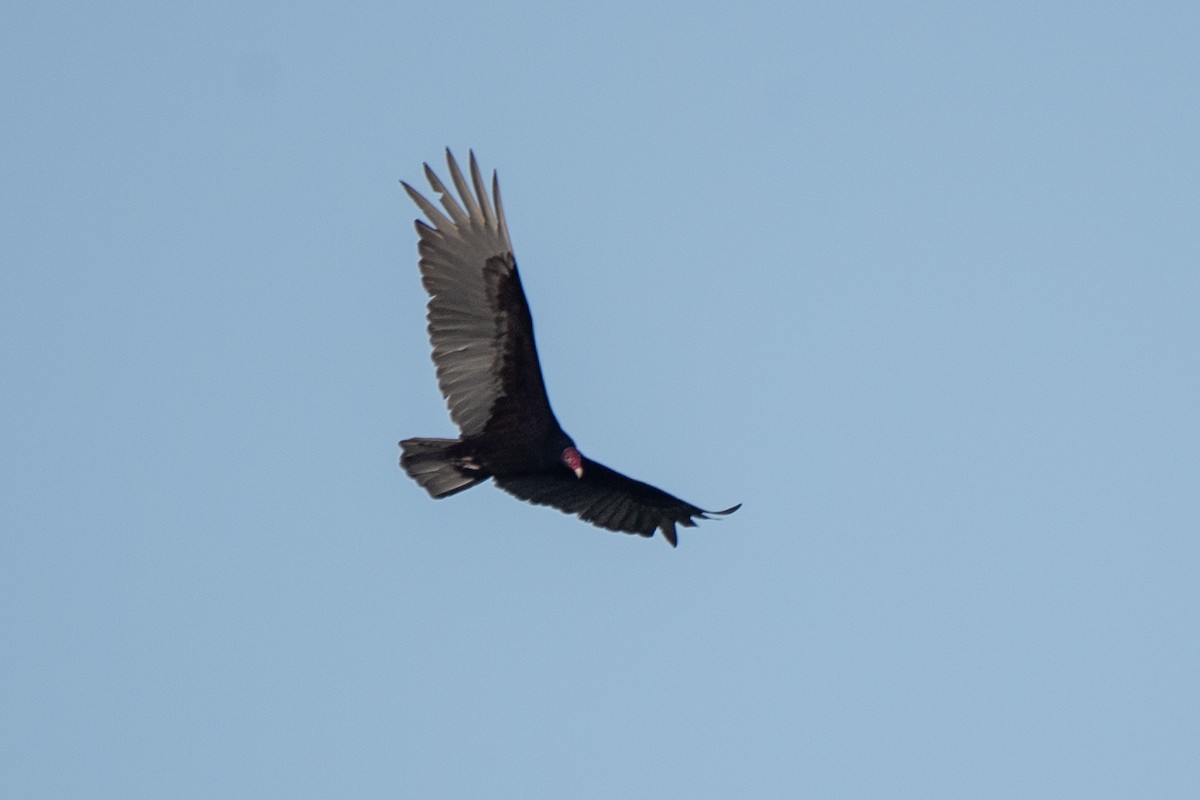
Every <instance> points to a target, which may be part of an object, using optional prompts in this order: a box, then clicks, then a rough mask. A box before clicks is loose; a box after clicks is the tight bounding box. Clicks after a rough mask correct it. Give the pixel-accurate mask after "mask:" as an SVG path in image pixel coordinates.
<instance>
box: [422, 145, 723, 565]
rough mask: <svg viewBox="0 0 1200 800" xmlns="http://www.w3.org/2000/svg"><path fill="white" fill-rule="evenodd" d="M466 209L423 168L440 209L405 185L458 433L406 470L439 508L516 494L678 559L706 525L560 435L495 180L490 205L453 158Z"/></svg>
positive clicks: (477, 180) (701, 513)
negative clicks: (446, 500)
mask: <svg viewBox="0 0 1200 800" xmlns="http://www.w3.org/2000/svg"><path fill="white" fill-rule="evenodd" d="M446 164H447V166H448V167H449V169H450V178H451V180H452V181H453V183H454V188H455V189H456V190H457V191H458V197H457V198H456V197H455V196H454V193H452V192H450V191H449V190H448V189H447V188H446V186H445V184H443V183H442V181H441V180H440V179H439V178H438V176H437V175H436V174H434V171H433V170H432V169H431V168H430V167H429V165H428V164H426V165H425V177H426V178H427V179H428V180H429V185H430V186H431V187H433V191H434V192H436V193H437V194H438V195H439V196H440V200H441V204H442V208H440V209H439V208H438V207H437V206H436V205H434V204H433V203H432V202H430V201H429V200H427V199H426V198H425V197H424V196H422V195H421V193H420V192H418V191H417V190H416V189H414V188H412V187H411V186H409V185H408V184H407V183H403V182H402V183H403V186H404V189H405V190H406V191H407V192H408V195H409V197H411V198H412V199H413V202H415V203H416V204H417V206H418V207H419V208H420V209H421V211H422V212H423V213H424V214H425V216H426V218H427V219H428V222H425V221H424V220H419V219H418V220H417V221H416V226H417V233H418V234H419V236H420V244H419V245H418V250H419V252H420V256H421V258H420V269H421V282H422V283H423V284H424V286H425V291H427V292H428V293H429V308H428V318H429V339H430V342H431V343H432V344H433V362H434V364H435V366H436V367H437V378H438V385H439V386H440V387H441V390H442V394H443V395H444V396H445V398H446V403H447V405H448V406H449V408H450V417H451V419H452V420H453V421H454V423H455V424H456V425H457V426H458V428H459V430H460V431H461V435H460V436H459V438H457V439H424V438H420V439H405V440H404V441H402V442H400V447H401V452H402V454H401V456H400V466H401V467H403V468H404V471H405V472H407V473H408V475H409V477H411V478H412V479H413V480H415V481H416V482H417V483H419V484H420V485H421V486H423V487H424V488H425V490H426V491H427V492H429V494H430V495H431V496H433V497H434V498H442V497H449V496H450V495H452V494H456V493H458V492H461V491H463V490H464V489H469V488H470V487H472V486H474V485H475V484H477V483H481V482H483V481H485V480H487V479H488V478H491V479H492V480H493V481H495V483H496V485H497V486H499V487H500V488H501V489H503V490H504V491H506V492H508V493H509V494H512V495H515V496H516V497H518V498H520V499H522V500H526V501H528V502H530V503H534V504H536V505H544V506H553V507H554V508H557V509H560V510H561V511H564V512H566V513H568V514H576V515H578V516H579V517H580V518H581V519H583V520H584V521H586V522H590V523H592V524H593V525H597V526H599V527H601V528H607V529H608V530H610V531H621V532H625V533H636V534H638V535H640V536H646V537H649V536H653V535H654V532H655V530H658V531H661V532H662V535H663V537H664V538H665V539H666V540H667V541H668V542H670V544H671V546H672V547H674V546H675V545H676V543H677V537H676V533H675V525H676V524H679V525H683V526H684V527H689V528H690V527H695V525H696V522H695V520H696V519H710V518H711V517H709V514H718V515H721V514H732V513H733V512H734V511H737V509H738V508H740V507H741V504H740V503H739V504H738V505H735V506H733V507H732V508H727V509H725V510H724V511H705V510H704V509H701V508H697V507H696V506H694V505H692V504H691V503H688V502H685V501H683V500H680V499H679V498H678V497H674V496H672V495H669V494H667V493H666V492H664V491H662V490H661V489H656V488H655V487H653V486H650V485H649V484H646V483H642V482H641V481H638V480H634V479H633V478H629V477H626V476H624V475H622V474H621V473H619V472H617V471H616V470H613V469H609V468H608V467H606V466H604V465H603V464H600V463H597V462H595V461H592V460H591V459H589V458H588V457H587V456H584V455H583V454H582V453H580V452H579V450H578V449H577V448H576V447H575V442H574V441H572V439H571V437H570V436H568V435H567V434H566V433H565V432H564V431H563V429H562V428H561V427H560V426H559V424H558V420H557V419H555V417H554V412H553V411H552V410H551V409H550V400H549V398H548V397H547V396H546V386H545V384H544V383H543V381H542V370H541V366H540V365H539V364H538V355H537V347H536V346H535V345H534V341H533V319H532V318H531V317H530V314H529V305H528V304H527V303H526V301H525V292H524V290H523V289H522V288H521V279H520V277H519V276H518V274H517V262H516V259H515V258H514V257H513V248H512V243H511V242H510V241H509V238H508V225H507V223H506V222H505V220H504V207H503V206H502V205H501V203H500V184H499V181H498V180H497V177H496V174H495V173H494V172H493V173H492V196H491V198H489V197H488V193H487V186H486V184H485V183H484V181H483V178H482V176H481V175H480V173H479V165H478V164H477V163H476V161H475V154H474V153H473V152H472V153H471V157H470V168H471V183H470V184H468V183H467V181H466V179H465V178H464V176H463V173H462V170H460V169H459V166H458V162H456V161H455V159H454V156H453V155H452V154H451V153H450V151H449V149H447V150H446Z"/></svg>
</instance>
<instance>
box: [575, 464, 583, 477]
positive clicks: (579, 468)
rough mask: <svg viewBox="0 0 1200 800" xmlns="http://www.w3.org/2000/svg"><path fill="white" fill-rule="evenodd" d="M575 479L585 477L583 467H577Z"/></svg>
mask: <svg viewBox="0 0 1200 800" xmlns="http://www.w3.org/2000/svg"><path fill="white" fill-rule="evenodd" d="M575 477H576V478H582V477H583V467H582V466H578V467H576V468H575Z"/></svg>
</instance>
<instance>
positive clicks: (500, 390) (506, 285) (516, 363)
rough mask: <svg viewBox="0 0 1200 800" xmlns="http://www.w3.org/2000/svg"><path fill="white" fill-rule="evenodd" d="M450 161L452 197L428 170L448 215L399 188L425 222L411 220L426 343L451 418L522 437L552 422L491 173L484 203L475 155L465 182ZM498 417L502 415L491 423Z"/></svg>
mask: <svg viewBox="0 0 1200 800" xmlns="http://www.w3.org/2000/svg"><path fill="white" fill-rule="evenodd" d="M446 164H447V165H448V166H449V168H450V177H451V180H452V181H453V183H454V187H455V189H457V190H458V197H457V198H456V197H455V195H454V194H453V193H451V192H450V191H449V190H447V189H446V186H445V185H444V184H443V183H442V182H441V180H440V179H439V178H438V176H437V175H436V174H434V172H433V170H432V169H430V167H429V165H428V164H426V165H425V177H426V178H428V179H429V185H430V186H431V187H433V191H434V192H436V193H437V194H438V195H440V198H439V199H440V200H441V203H442V208H443V209H444V210H445V211H444V213H443V211H442V210H441V209H439V208H438V207H437V206H436V205H434V204H433V203H431V202H430V201H429V200H427V199H426V198H425V197H424V196H422V195H421V193H420V192H418V191H416V190H415V189H413V188H412V187H411V186H409V185H408V184H407V183H405V184H404V188H405V190H406V191H407V192H408V195H409V197H411V198H412V199H413V201H414V202H415V203H416V204H417V205H418V206H419V207H420V208H421V211H422V212H424V214H425V216H426V217H427V218H428V219H429V223H426V222H424V221H423V220H417V222H416V226H417V232H418V233H419V234H420V237H421V241H420V244H419V250H420V254H421V261H420V268H421V282H422V283H423V284H424V286H425V290H426V291H427V292H429V309H428V318H429V340H430V342H431V343H432V344H433V362H434V364H435V365H436V367H437V377H438V385H439V386H440V387H441V390H442V394H443V395H444V396H445V398H446V404H447V405H448V406H449V408H450V418H451V419H453V420H454V423H455V424H456V425H458V427H459V429H460V430H462V433H463V435H464V436H475V435H478V434H481V433H483V432H484V429H485V428H488V427H489V423H491V428H492V429H495V428H497V427H500V428H516V429H520V430H524V431H526V432H529V431H531V430H536V429H539V428H543V427H544V426H547V425H551V424H553V425H557V423H556V422H555V421H554V415H553V413H552V412H551V411H550V403H549V401H548V400H547V398H546V388H545V385H544V384H543V382H542V371H541V367H540V366H539V364H538V358H537V348H536V347H535V345H534V341H533V320H532V319H531V317H530V315H529V305H528V304H527V303H526V301H525V291H524V290H523V289H522V288H521V279H520V277H519V276H518V274H517V262H516V259H515V258H514V257H513V253H512V243H511V242H510V241H509V238H508V225H507V224H506V223H505V221H504V207H503V205H501V202H500V185H499V181H498V180H497V179H496V175H495V173H493V174H492V198H493V199H492V200H489V198H488V193H487V187H486V185H485V184H484V182H483V177H482V176H481V175H480V173H479V165H478V164H477V163H476V162H475V154H474V153H471V156H470V167H471V184H470V185H468V183H467V181H466V179H465V178H464V177H463V174H462V171H461V170H460V169H459V168H458V163H457V162H456V161H455V160H454V156H453V155H452V154H451V153H450V151H449V150H446ZM460 200H461V204H460ZM501 400H503V403H501V402H500V401H501ZM498 411H499V413H500V414H501V417H502V418H500V419H493V417H494V416H495V415H496V414H497V412H498ZM514 417H515V419H514ZM505 418H508V419H505ZM498 423H499V425H498Z"/></svg>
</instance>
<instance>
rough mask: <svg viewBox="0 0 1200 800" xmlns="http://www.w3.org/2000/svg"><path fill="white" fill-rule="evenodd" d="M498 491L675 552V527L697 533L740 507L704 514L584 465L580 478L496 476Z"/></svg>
mask: <svg viewBox="0 0 1200 800" xmlns="http://www.w3.org/2000/svg"><path fill="white" fill-rule="evenodd" d="M495 481H496V485H497V486H499V487H500V488H501V489H503V490H504V491H506V492H508V493H509V494H511V495H514V496H516V497H519V498H521V499H522V500H528V501H529V502H530V503H534V504H535V505H540V506H553V507H554V508H557V509H559V510H561V511H565V512H566V513H568V514H577V515H578V516H579V518H580V519H582V520H584V521H585V522H590V523H592V524H593V525H597V526H599V527H601V528H607V529H608V530H610V531H621V532H623V533H636V534H638V535H639V536H653V535H654V531H655V530H660V531H662V535H663V537H664V538H665V539H666V540H667V541H668V542H670V543H671V546H672V547H674V546H675V545H676V543H677V537H676V534H675V525H676V523H678V524H679V525H682V526H684V527H685V528H694V527H696V523H695V520H697V519H711V517H709V516H708V515H709V514H732V513H733V512H734V511H737V510H738V509H739V508H741V503H739V504H738V505H736V506H734V507H733V508H727V509H725V510H724V511H705V510H704V509H702V508H697V507H696V506H694V505H692V504H691V503H687V502H685V501H683V500H680V499H679V498H678V497H674V496H672V495H669V494H667V493H666V492H664V491H663V490H662V489H656V488H655V487H653V486H651V485H650V484H648V483H642V482H641V481H638V480H634V479H633V478H629V477H626V476H625V475H622V474H621V473H619V472H617V471H616V470H614V469H609V468H608V467H606V466H604V465H603V464H598V463H596V462H595V461H592V460H591V459H588V458H584V459H583V477H582V478H576V477H575V475H574V474H573V473H571V472H569V471H566V470H563V471H562V473H561V474H559V473H557V472H555V473H538V474H535V475H509V476H503V477H502V476H499V475H498V476H496V478H495Z"/></svg>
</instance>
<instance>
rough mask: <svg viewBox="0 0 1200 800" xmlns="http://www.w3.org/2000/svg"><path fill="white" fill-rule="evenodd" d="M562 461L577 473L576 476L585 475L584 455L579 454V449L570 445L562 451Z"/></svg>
mask: <svg viewBox="0 0 1200 800" xmlns="http://www.w3.org/2000/svg"><path fill="white" fill-rule="evenodd" d="M560 458H561V459H562V463H564V464H566V465H567V469H569V470H571V472H574V473H575V477H576V478H582V477H583V456H581V455H579V451H578V450H576V449H575V448H574V447H568V448H567V449H566V450H563V451H562V455H561V456H560Z"/></svg>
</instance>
